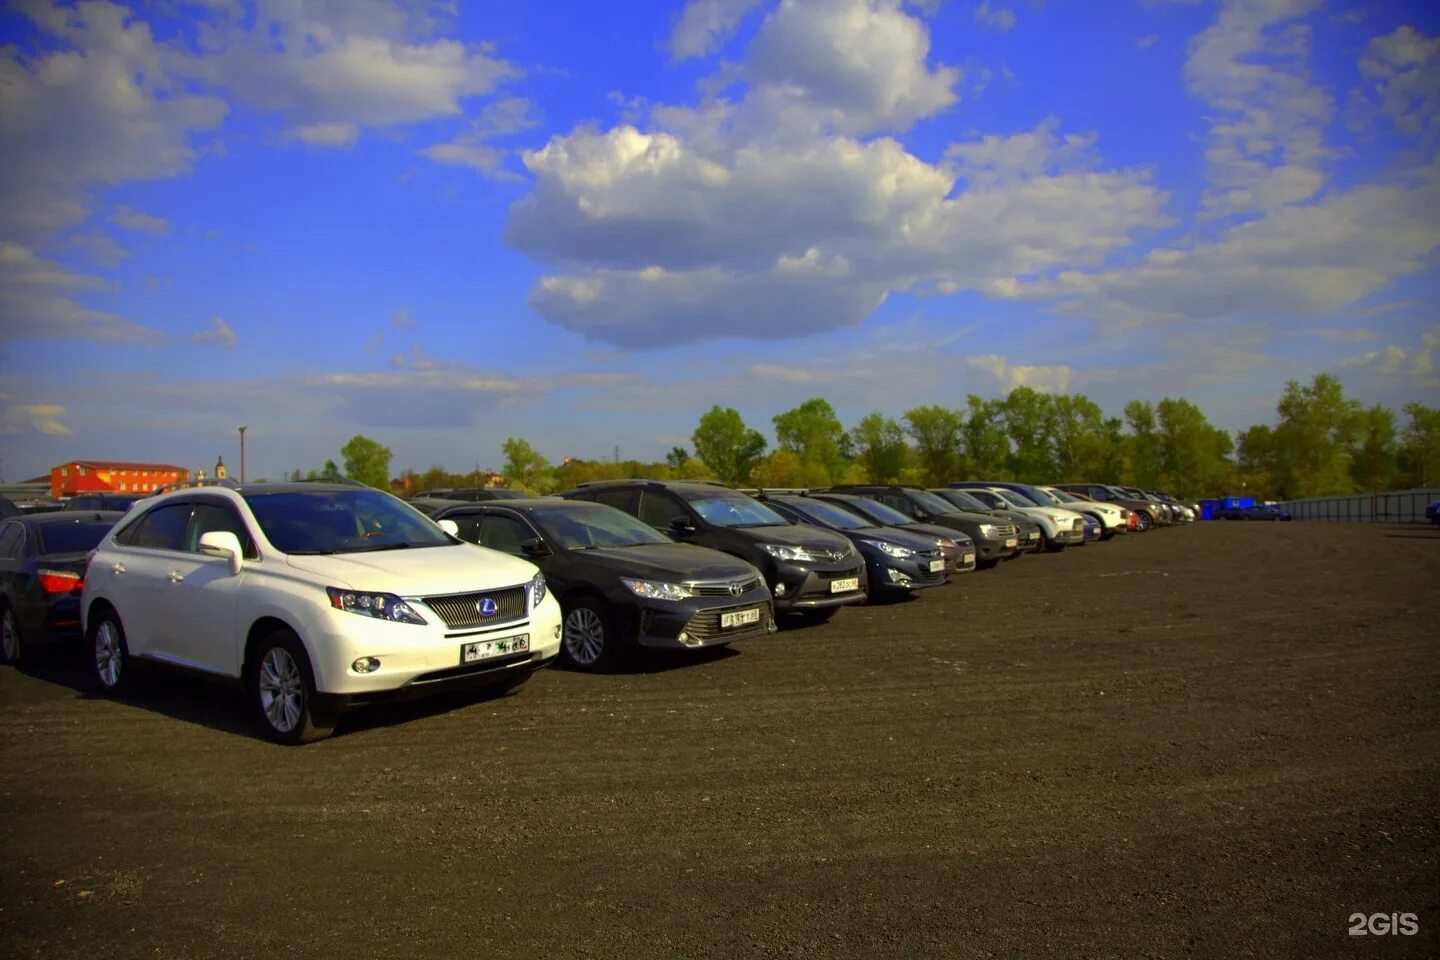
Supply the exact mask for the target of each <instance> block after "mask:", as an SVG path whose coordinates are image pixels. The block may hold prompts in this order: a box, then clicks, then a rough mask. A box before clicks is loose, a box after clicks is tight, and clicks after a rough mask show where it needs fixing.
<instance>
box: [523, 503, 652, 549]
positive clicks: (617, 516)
mask: <svg viewBox="0 0 1440 960" xmlns="http://www.w3.org/2000/svg"><path fill="white" fill-rule="evenodd" d="M531 518H532V519H533V520H534V521H535V522H536V523H537V524H539V526H540V529H541V530H543V531H545V535H546V536H547V537H549V538H550V539H551V540H552V541H554V542H555V543H557V544H559V545H560V546H562V547H564V548H565V549H567V550H588V549H590V548H592V547H637V546H642V545H645V544H654V543H669V542H670V539H669V538H668V537H666V536H665V535H664V534H662V533H660V532H659V531H658V530H656V529H655V528H654V527H652V526H650V524H648V523H645V522H644V521H641V520H638V519H636V518H635V517H632V516H630V514H628V513H625V512H623V511H620V510H616V509H614V508H612V507H606V506H603V505H595V506H583V507H582V506H579V505H578V504H577V505H575V506H565V507H555V508H552V509H547V510H536V511H535V512H534V513H533V514H532V515H531Z"/></svg>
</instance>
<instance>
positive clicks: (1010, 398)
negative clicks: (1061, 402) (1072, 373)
mask: <svg viewBox="0 0 1440 960" xmlns="http://www.w3.org/2000/svg"><path fill="white" fill-rule="evenodd" d="M1000 409H1001V416H1002V418H1003V419H1004V423H1005V435H1006V436H1007V437H1009V438H1010V456H1009V458H1008V459H1007V460H1006V466H1007V467H1008V468H1009V470H1010V475H1011V476H1012V477H1015V478H1017V479H1019V480H1024V481H1028V482H1030V483H1044V482H1045V480H1046V479H1048V478H1050V477H1053V476H1054V474H1055V452H1054V450H1055V403H1054V398H1053V397H1052V396H1051V395H1050V394H1048V393H1042V392H1041V391H1039V390H1036V389H1035V388H1034V387H1024V386H1021V387H1016V388H1015V389H1014V390H1011V391H1010V393H1009V394H1007V395H1006V397H1005V399H1004V400H1003V401H1001V405H1000Z"/></svg>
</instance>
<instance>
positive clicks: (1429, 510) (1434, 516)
mask: <svg viewBox="0 0 1440 960" xmlns="http://www.w3.org/2000/svg"><path fill="white" fill-rule="evenodd" d="M1425 519H1426V520H1428V521H1430V522H1431V523H1433V524H1436V525H1437V526H1440V500H1435V501H1432V502H1431V504H1430V506H1428V507H1426V508H1425Z"/></svg>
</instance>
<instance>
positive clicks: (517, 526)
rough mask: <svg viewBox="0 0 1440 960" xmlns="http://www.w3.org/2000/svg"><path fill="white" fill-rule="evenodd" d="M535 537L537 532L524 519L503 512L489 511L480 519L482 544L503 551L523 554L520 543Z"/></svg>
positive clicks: (516, 554)
mask: <svg viewBox="0 0 1440 960" xmlns="http://www.w3.org/2000/svg"><path fill="white" fill-rule="evenodd" d="M533 539H535V532H534V531H533V530H531V529H530V527H529V526H528V525H527V524H525V523H524V522H523V521H521V520H519V519H518V518H516V517H512V516H508V515H506V514H503V513H489V514H486V515H485V517H484V519H482V520H481V521H480V545H481V546H484V547H489V548H490V549H491V550H499V551H500V552H501V553H513V554H514V555H515V556H517V557H518V556H521V555H522V554H523V553H524V551H523V550H521V549H520V544H522V543H524V542H525V541H526V540H533Z"/></svg>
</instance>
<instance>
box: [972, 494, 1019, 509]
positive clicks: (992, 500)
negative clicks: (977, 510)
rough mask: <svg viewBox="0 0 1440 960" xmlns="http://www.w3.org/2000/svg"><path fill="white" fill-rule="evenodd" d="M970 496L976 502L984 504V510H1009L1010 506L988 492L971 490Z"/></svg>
mask: <svg viewBox="0 0 1440 960" xmlns="http://www.w3.org/2000/svg"><path fill="white" fill-rule="evenodd" d="M970 496H972V497H974V498H975V499H976V500H979V501H980V502H981V503H983V504H985V508H986V509H987V510H1009V509H1010V504H1008V503H1006V502H1005V501H1004V500H1001V499H1000V498H999V497H997V496H995V494H993V493H991V492H990V491H989V490H971V491H970Z"/></svg>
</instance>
